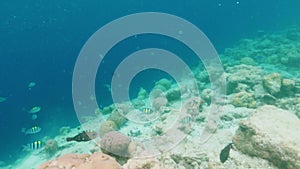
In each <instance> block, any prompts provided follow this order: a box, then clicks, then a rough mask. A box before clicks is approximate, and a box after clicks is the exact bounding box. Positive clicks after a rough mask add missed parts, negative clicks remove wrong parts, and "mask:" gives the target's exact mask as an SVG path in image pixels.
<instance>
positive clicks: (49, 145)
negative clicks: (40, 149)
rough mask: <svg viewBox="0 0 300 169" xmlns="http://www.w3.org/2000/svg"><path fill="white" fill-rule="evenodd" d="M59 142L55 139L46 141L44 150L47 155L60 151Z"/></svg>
mask: <svg viewBox="0 0 300 169" xmlns="http://www.w3.org/2000/svg"><path fill="white" fill-rule="evenodd" d="M58 148H59V147H58V143H57V141H56V140H54V139H50V140H48V141H46V143H45V147H44V150H45V152H46V154H47V155H49V156H52V155H54V154H55V153H56V152H57V151H58Z"/></svg>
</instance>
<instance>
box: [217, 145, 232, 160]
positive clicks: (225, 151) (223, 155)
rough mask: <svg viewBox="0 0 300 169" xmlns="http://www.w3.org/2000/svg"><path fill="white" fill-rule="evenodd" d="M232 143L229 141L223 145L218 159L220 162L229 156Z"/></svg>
mask: <svg viewBox="0 0 300 169" xmlns="http://www.w3.org/2000/svg"><path fill="white" fill-rule="evenodd" d="M232 145H233V143H229V144H228V145H227V146H226V147H224V148H223V149H222V151H221V153H220V161H221V162H222V163H224V162H225V161H226V160H227V159H228V157H229V153H230V149H231V148H232Z"/></svg>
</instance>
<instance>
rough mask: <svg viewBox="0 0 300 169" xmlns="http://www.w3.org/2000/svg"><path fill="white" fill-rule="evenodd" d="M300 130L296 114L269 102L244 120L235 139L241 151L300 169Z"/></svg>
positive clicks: (279, 166)
mask: <svg viewBox="0 0 300 169" xmlns="http://www.w3.org/2000/svg"><path fill="white" fill-rule="evenodd" d="M299 131H300V120H299V119H298V118H297V116H296V115H294V114H292V113H290V112H289V111H286V110H283V109H279V108H277V107H275V106H270V105H266V106H262V107H260V108H258V109H257V110H256V111H255V112H254V113H253V114H252V115H251V116H250V118H249V119H247V120H246V121H243V122H241V123H240V125H239V128H238V130H237V131H236V133H235V136H234V138H233V141H234V145H235V147H236V148H237V149H238V150H240V151H241V152H243V153H245V154H248V155H250V156H257V157H259V158H263V159H267V160H268V161H270V162H272V163H273V164H274V165H275V166H277V167H278V168H287V169H300V165H299V164H300V156H299V154H300V135H299V134H298V133H299Z"/></svg>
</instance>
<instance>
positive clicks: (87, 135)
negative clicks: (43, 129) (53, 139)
mask: <svg viewBox="0 0 300 169" xmlns="http://www.w3.org/2000/svg"><path fill="white" fill-rule="evenodd" d="M97 137H98V134H97V133H96V132H95V131H93V130H87V131H83V132H81V133H79V134H77V135H76V136H74V137H67V138H66V140H67V141H77V142H82V141H83V142H85V141H90V140H93V139H95V138H97Z"/></svg>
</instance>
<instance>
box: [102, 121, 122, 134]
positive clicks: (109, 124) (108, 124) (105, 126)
mask: <svg viewBox="0 0 300 169" xmlns="http://www.w3.org/2000/svg"><path fill="white" fill-rule="evenodd" d="M117 129H118V127H117V125H116V124H115V122H113V121H111V120H107V121H104V122H103V123H102V124H101V126H100V132H99V134H100V136H103V135H104V134H106V133H108V132H110V131H115V130H117Z"/></svg>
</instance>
